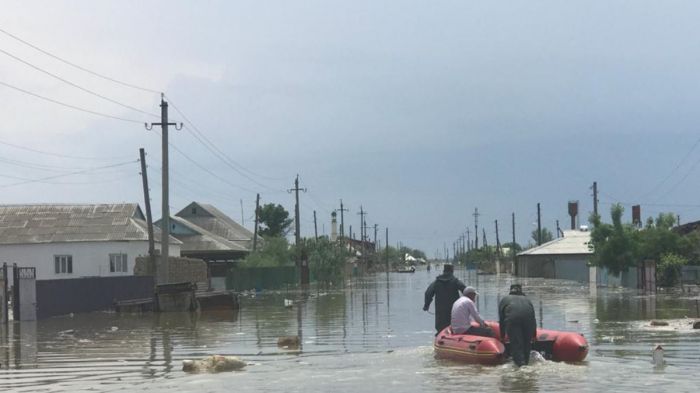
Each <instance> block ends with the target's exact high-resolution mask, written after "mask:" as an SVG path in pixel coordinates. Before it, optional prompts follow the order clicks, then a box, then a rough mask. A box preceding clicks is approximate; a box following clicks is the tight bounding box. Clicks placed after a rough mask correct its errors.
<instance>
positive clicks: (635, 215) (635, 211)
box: [632, 205, 642, 228]
mask: <svg viewBox="0 0 700 393" xmlns="http://www.w3.org/2000/svg"><path fill="white" fill-rule="evenodd" d="M632 225H634V226H635V227H637V228H639V227H641V226H642V207H641V206H640V205H634V206H632Z"/></svg>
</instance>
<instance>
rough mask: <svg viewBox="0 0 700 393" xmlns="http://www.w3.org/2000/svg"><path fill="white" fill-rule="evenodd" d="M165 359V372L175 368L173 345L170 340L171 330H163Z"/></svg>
mask: <svg viewBox="0 0 700 393" xmlns="http://www.w3.org/2000/svg"><path fill="white" fill-rule="evenodd" d="M163 361H164V362H165V370H164V371H165V373H166V374H167V373H169V372H170V371H172V369H173V347H172V344H171V342H170V331H169V330H167V329H166V330H163Z"/></svg>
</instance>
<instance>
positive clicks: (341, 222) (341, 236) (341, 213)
mask: <svg viewBox="0 0 700 393" xmlns="http://www.w3.org/2000/svg"><path fill="white" fill-rule="evenodd" d="M339 210H340V238H341V239H342V238H343V236H345V219H344V218H343V213H344V212H347V211H350V210H348V209H345V208H343V200H342V199H341V200H340V209H339ZM350 234H351V235H352V230H350Z"/></svg>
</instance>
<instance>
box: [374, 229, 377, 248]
mask: <svg viewBox="0 0 700 393" xmlns="http://www.w3.org/2000/svg"><path fill="white" fill-rule="evenodd" d="M377 227H378V225H377V224H374V252H377Z"/></svg>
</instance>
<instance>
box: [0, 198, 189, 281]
mask: <svg viewBox="0 0 700 393" xmlns="http://www.w3.org/2000/svg"><path fill="white" fill-rule="evenodd" d="M155 230H156V231H157V232H156V235H155V236H154V237H155V239H156V240H160V235H159V232H160V231H158V228H155ZM180 244H181V243H180V241H179V240H177V239H175V238H173V237H171V238H170V255H171V256H179V255H180ZM155 246H156V249H160V242H156V244H155ZM144 255H148V231H147V226H146V221H145V218H144V215H143V212H142V211H141V208H140V207H139V205H138V204H136V203H121V204H79V205H70V204H38V205H0V262H7V263H8V264H11V263H17V264H18V265H19V266H24V267H35V268H36V279H37V280H51V279H71V278H81V277H112V276H130V275H133V268H134V262H135V258H136V257H137V256H144Z"/></svg>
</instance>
